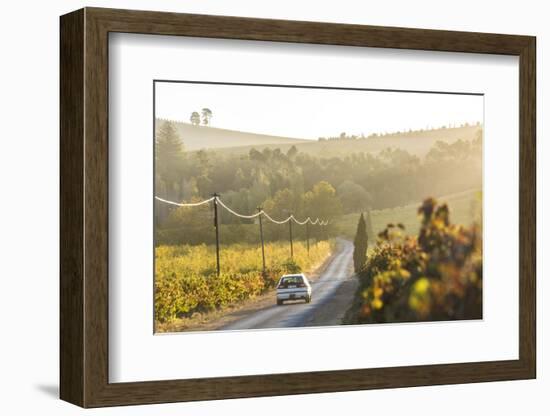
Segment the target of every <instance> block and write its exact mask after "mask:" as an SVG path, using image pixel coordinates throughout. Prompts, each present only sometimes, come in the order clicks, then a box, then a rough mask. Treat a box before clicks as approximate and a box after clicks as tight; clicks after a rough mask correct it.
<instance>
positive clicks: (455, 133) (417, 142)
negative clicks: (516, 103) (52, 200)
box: [156, 119, 481, 157]
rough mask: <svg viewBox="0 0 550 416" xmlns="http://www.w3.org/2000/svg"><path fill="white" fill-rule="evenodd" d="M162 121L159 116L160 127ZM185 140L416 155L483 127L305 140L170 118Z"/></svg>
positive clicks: (229, 148)
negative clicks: (402, 151)
mask: <svg viewBox="0 0 550 416" xmlns="http://www.w3.org/2000/svg"><path fill="white" fill-rule="evenodd" d="M162 122H163V120H160V119H157V123H156V126H157V128H159V126H160V125H161V123H162ZM171 122H172V123H173V125H174V126H175V127H176V130H177V131H178V134H179V136H180V137H181V139H182V140H183V144H184V146H185V150H187V151H196V150H200V149H215V150H218V151H223V152H224V153H233V154H243V153H248V152H249V151H250V149H252V148H255V149H258V150H261V149H265V148H271V149H276V148H278V149H281V151H284V152H286V151H287V150H288V149H289V148H290V147H292V146H296V148H297V149H298V150H299V151H301V152H304V153H309V154H312V155H317V156H344V155H347V154H350V153H354V152H365V153H373V154H375V153H378V152H380V151H382V150H384V149H386V148H388V147H391V148H394V149H403V150H406V151H407V152H409V153H411V154H415V155H417V156H420V157H422V156H424V155H426V153H428V151H429V150H430V149H431V147H432V146H433V145H434V144H435V142H437V141H443V142H447V143H451V142H455V141H457V140H459V139H462V140H473V139H475V138H476V135H477V133H478V131H480V130H481V127H480V126H463V127H453V128H439V129H433V130H417V131H410V132H405V133H395V134H388V135H384V136H378V137H365V138H356V139H349V138H348V139H337V140H320V141H318V140H305V139H296V138H291V137H281V136H271V135H268V134H257V133H249V132H243V131H237V130H228V129H221V128H217V127H206V126H194V125H192V124H189V123H184V122H179V121H171Z"/></svg>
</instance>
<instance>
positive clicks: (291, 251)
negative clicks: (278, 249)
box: [288, 213, 294, 259]
mask: <svg viewBox="0 0 550 416" xmlns="http://www.w3.org/2000/svg"><path fill="white" fill-rule="evenodd" d="M290 216H291V217H292V213H291V214H290ZM288 232H289V237H290V258H291V259H292V258H294V248H293V247H292V218H290V219H289V220H288Z"/></svg>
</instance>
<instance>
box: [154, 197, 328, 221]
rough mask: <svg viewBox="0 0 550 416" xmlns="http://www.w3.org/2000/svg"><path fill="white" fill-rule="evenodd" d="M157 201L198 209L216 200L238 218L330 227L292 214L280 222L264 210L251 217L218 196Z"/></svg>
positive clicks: (309, 218)
mask: <svg viewBox="0 0 550 416" xmlns="http://www.w3.org/2000/svg"><path fill="white" fill-rule="evenodd" d="M155 199H156V200H157V201H160V202H164V203H166V204H170V205H175V206H178V207H197V206H200V205H204V204H207V203H209V202H212V201H213V200H216V203H218V204H220V206H222V207H223V208H224V209H225V210H226V211H227V212H229V213H231V214H233V215H235V216H236V217H239V218H244V219H253V218H257V217H259V216H260V215H263V216H264V217H265V218H267V219H268V220H269V221H271V222H272V223H275V224H286V223H287V222H288V221H294V222H295V223H296V224H298V225H306V224H308V223H309V224H311V225H321V226H325V225H328V221H322V220H320V219H319V218H316V219H315V221H314V220H312V219H311V217H307V218H306V219H305V220H304V221H299V220H298V219H297V218H296V217H294V215H292V214H291V215H289V216H288V217H287V218H285V219H284V220H280V221H279V220H276V219H274V218H273V217H271V216H270V215H269V214H268V213H267V212H265V211H264V210H263V209H262V210H260V211H258V212H257V213H255V214H250V215H247V214H240V213H238V212H236V211H235V210H233V209H231V208H229V207H228V206H227V205H226V204H224V203H223V201H222V200H221V199H220V198H219V197H218V196H213V197H212V198H209V199H205V200H204V201H200V202H193V203H179V202H174V201H169V200H167V199H163V198H159V197H158V196H155Z"/></svg>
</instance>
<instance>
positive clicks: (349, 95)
mask: <svg viewBox="0 0 550 416" xmlns="http://www.w3.org/2000/svg"><path fill="white" fill-rule="evenodd" d="M155 89H156V102H155V106H156V108H155V112H156V114H155V115H156V117H159V118H166V119H171V120H178V121H184V122H189V117H190V115H191V113H192V112H193V111H197V112H199V113H200V111H201V109H202V108H204V107H208V108H210V109H211V110H212V113H213V117H212V120H211V125H212V126H213V127H219V128H226V129H231V130H240V131H249V132H254V133H264V134H273V135H277V136H287V137H293V138H301V139H315V140H316V139H317V138H318V137H332V136H338V135H339V134H340V133H342V132H346V133H347V134H348V135H351V134H356V135H360V134H361V133H363V134H365V135H366V136H368V135H369V134H371V133H384V132H392V131H397V130H408V129H413V130H416V129H421V128H422V129H423V128H426V127H440V126H442V125H449V124H462V123H464V122H468V123H475V122H478V121H479V122H483V96H478V95H476V96H473V95H456V94H434V93H410V92H386V91H350V90H326V89H311V88H286V87H264V86H236V85H211V84H196V83H194V84H187V83H175V82H156V86H155Z"/></svg>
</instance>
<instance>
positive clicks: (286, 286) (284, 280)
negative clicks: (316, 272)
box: [277, 273, 311, 305]
mask: <svg viewBox="0 0 550 416" xmlns="http://www.w3.org/2000/svg"><path fill="white" fill-rule="evenodd" d="M295 299H304V300H305V301H306V303H309V302H311V285H310V284H309V281H308V280H307V277H306V276H305V275H304V274H303V273H300V274H285V275H284V276H283V277H281V278H280V279H279V283H278V284H277V305H282V304H283V302H284V301H285V300H295Z"/></svg>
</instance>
